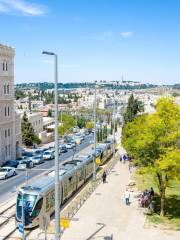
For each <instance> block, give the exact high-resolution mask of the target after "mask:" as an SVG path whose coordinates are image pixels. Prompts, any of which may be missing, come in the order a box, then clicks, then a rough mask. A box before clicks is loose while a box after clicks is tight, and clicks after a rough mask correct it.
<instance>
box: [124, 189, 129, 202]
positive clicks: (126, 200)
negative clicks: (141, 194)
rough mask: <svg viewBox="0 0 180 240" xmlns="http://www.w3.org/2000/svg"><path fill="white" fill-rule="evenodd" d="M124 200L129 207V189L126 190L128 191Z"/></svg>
mask: <svg viewBox="0 0 180 240" xmlns="http://www.w3.org/2000/svg"><path fill="white" fill-rule="evenodd" d="M124 199H125V203H126V206H128V205H129V204H130V202H129V199H130V192H129V191H128V189H126V191H125V192H124Z"/></svg>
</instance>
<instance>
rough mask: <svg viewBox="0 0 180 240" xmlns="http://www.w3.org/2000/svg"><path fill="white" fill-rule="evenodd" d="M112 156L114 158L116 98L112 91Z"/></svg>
mask: <svg viewBox="0 0 180 240" xmlns="http://www.w3.org/2000/svg"><path fill="white" fill-rule="evenodd" d="M113 105H114V106H113V157H114V158H115V124H116V120H115V107H116V99H115V92H114V104H113Z"/></svg>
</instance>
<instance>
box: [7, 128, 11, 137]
mask: <svg viewBox="0 0 180 240" xmlns="http://www.w3.org/2000/svg"><path fill="white" fill-rule="evenodd" d="M10 134H11V130H10V129H8V137H10Z"/></svg>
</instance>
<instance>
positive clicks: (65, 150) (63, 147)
mask: <svg viewBox="0 0 180 240" xmlns="http://www.w3.org/2000/svg"><path fill="white" fill-rule="evenodd" d="M67 151H68V150H67V148H66V146H65V145H60V146H59V153H66V152H67Z"/></svg>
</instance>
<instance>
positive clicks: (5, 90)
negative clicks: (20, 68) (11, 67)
mask: <svg viewBox="0 0 180 240" xmlns="http://www.w3.org/2000/svg"><path fill="white" fill-rule="evenodd" d="M3 90H4V94H9V83H8V84H4V87H3Z"/></svg>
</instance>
